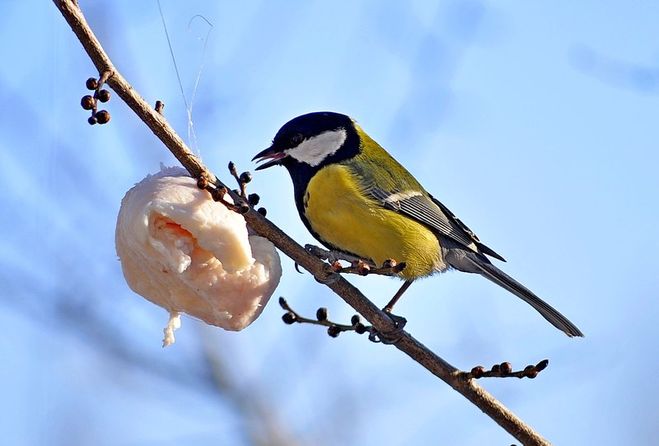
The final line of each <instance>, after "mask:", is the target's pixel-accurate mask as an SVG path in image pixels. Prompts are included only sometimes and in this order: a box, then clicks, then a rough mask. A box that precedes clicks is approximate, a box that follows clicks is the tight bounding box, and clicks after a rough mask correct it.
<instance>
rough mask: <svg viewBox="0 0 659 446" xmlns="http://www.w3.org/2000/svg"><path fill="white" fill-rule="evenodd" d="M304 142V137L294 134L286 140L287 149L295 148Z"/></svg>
mask: <svg viewBox="0 0 659 446" xmlns="http://www.w3.org/2000/svg"><path fill="white" fill-rule="evenodd" d="M302 141H304V136H303V135H302V134H301V133H294V134H293V135H291V137H290V138H289V140H288V144H289V147H297V146H298V145H300V143H301V142H302Z"/></svg>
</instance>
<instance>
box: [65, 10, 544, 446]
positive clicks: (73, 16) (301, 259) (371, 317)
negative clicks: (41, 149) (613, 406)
mask: <svg viewBox="0 0 659 446" xmlns="http://www.w3.org/2000/svg"><path fill="white" fill-rule="evenodd" d="M53 2H54V3H55V6H57V8H58V9H59V10H60V12H61V13H62V15H63V16H64V18H65V20H66V21H67V23H68V24H69V26H70V27H71V29H72V30H73V32H74V33H75V35H76V36H77V37H78V40H79V41H80V43H81V44H82V46H83V47H84V49H85V51H86V52H87V54H88V55H89V57H90V59H91V60H92V62H93V63H94V65H95V66H96V69H97V70H98V72H99V73H106V72H109V73H110V76H109V78H108V80H107V84H108V85H109V86H110V87H111V88H112V89H113V90H114V91H115V92H116V93H117V95H118V96H119V97H120V98H121V99H122V100H124V101H125V102H126V104H128V106H129V107H130V108H131V109H132V110H133V111H134V112H135V114H137V116H138V117H139V118H140V119H141V120H142V121H144V123H145V124H146V125H147V126H148V127H149V128H150V129H151V131H152V132H153V133H154V134H155V135H156V136H157V137H158V138H159V139H160V140H161V141H162V142H163V144H165V146H167V148H168V149H169V150H170V151H171V152H172V154H174V156H175V157H176V158H177V159H178V160H179V161H180V162H181V164H182V165H183V166H184V167H185V168H186V169H187V170H188V172H189V173H190V175H192V176H193V177H195V178H199V177H200V176H202V175H204V176H206V178H208V179H209V180H210V181H216V180H217V178H216V177H215V175H213V174H212V173H211V172H210V171H209V170H208V169H207V168H206V167H205V166H204V165H203V164H202V163H201V161H200V160H199V159H198V158H197V157H196V156H195V155H194V154H193V153H192V152H191V151H190V149H189V148H188V147H187V146H186V145H185V143H184V142H183V140H182V139H181V138H180V137H179V136H178V135H177V134H176V132H175V131H174V130H173V129H172V128H171V126H170V125H169V124H168V123H167V121H166V120H165V118H164V117H163V116H162V115H161V114H159V113H158V112H156V111H155V110H154V109H153V108H152V107H151V106H150V105H149V104H148V103H147V102H146V101H144V99H142V97H141V96H140V95H139V94H138V93H137V92H136V91H135V90H134V89H133V88H132V87H131V85H130V84H129V83H128V82H127V81H126V79H124V78H123V76H121V74H120V73H119V71H118V70H117V69H116V68H115V67H114V65H113V64H112V61H111V60H110V58H109V57H108V55H107V54H106V53H105V51H104V50H103V48H102V47H101V44H100V43H99V41H98V39H97V38H96V36H95V35H94V33H93V31H92V30H91V28H90V27H89V25H88V23H87V21H86V20H85V17H84V15H83V14H82V11H81V10H80V8H79V7H78V5H77V2H76V1H74V0H53ZM218 184H221V183H219V180H218ZM228 189H229V190H230V188H228ZM244 217H245V220H246V221H247V223H248V224H249V226H250V227H251V228H252V229H253V230H254V232H255V233H256V234H258V235H260V236H262V237H266V238H267V239H269V240H270V241H272V242H273V243H274V244H275V246H276V247H277V248H279V249H280V250H281V251H282V252H283V253H284V254H286V255H287V256H289V257H290V258H291V259H293V260H294V261H295V262H297V263H298V264H299V265H300V266H302V267H303V268H304V269H306V270H307V271H309V272H310V273H311V274H312V275H313V276H314V277H315V278H316V280H318V281H319V282H321V283H324V284H325V285H326V286H328V287H329V288H330V289H332V291H334V292H335V293H336V294H337V295H339V296H340V297H341V298H342V299H343V300H344V301H345V302H346V303H348V305H350V306H351V307H352V308H354V309H355V310H356V311H357V312H358V313H360V314H361V315H362V316H364V318H366V319H367V320H368V321H369V322H370V323H371V324H372V325H373V326H374V327H375V328H376V329H377V330H378V331H380V332H382V333H386V332H391V331H394V330H395V329H396V327H395V325H394V323H393V322H392V320H391V319H390V318H389V317H388V316H387V315H386V314H385V313H384V312H382V311H381V310H380V309H379V308H378V307H377V306H376V305H375V304H374V303H373V302H371V301H370V300H369V299H368V298H366V296H364V295H363V294H362V293H361V292H360V291H359V290H358V289H357V288H356V287H354V286H353V285H352V284H350V283H349V282H348V281H347V280H345V279H344V278H342V277H341V276H339V275H336V274H333V273H331V272H329V271H328V269H327V265H326V264H325V263H324V262H322V261H320V260H319V259H318V258H316V257H314V256H312V255H310V254H308V253H307V252H306V251H305V250H304V248H303V247H302V246H300V245H299V244H298V243H296V242H295V241H294V240H293V239H291V238H290V237H289V236H288V235H286V234H285V233H284V232H283V231H282V230H281V229H279V228H278V227H277V226H275V225H274V224H273V223H272V222H270V221H269V220H268V219H266V218H264V217H263V216H261V215H260V214H259V213H258V212H255V211H254V210H250V211H248V212H247V213H246V214H244ZM394 345H395V346H396V348H398V349H399V350H401V351H402V352H404V353H405V354H406V355H408V356H409V357H410V358H412V359H413V360H414V361H416V362H417V363H419V364H421V365H422V366H423V367H425V368H426V369H427V370H428V371H430V372H431V373H432V374H434V375H435V376H437V377H439V378H440V379H442V380H443V381H444V382H446V383H447V384H448V385H450V386H451V387H453V389H455V390H457V391H458V392H460V394H462V395H463V396H464V397H465V398H467V399H468V400H469V401H471V402H472V403H473V404H474V405H476V406H477V407H478V408H479V409H480V410H482V411H483V412H484V413H485V414H486V415H488V416H489V417H490V418H492V419H493V420H494V421H496V422H497V423H498V424H499V425H500V426H501V427H503V428H504V429H505V430H506V431H507V432H508V433H510V434H511V435H512V436H514V437H515V438H516V439H518V440H519V441H520V442H522V443H523V444H525V445H549V444H550V443H549V442H548V441H547V440H545V439H544V438H542V437H541V436H540V435H539V434H538V433H537V432H535V431H534V430H533V429H532V428H531V427H530V426H529V425H527V424H526V423H524V422H523V421H522V420H521V419H520V418H518V417H517V416H516V415H515V414H513V413H512V412H511V411H510V410H509V409H508V408H506V407H505V406H504V405H503V404H501V403H500V402H499V401H498V400H496V399H495V398H494V397H493V396H492V395H491V394H489V393H488V392H487V391H485V390H484V389H483V388H482V387H481V386H479V385H478V384H477V383H476V382H475V381H474V380H473V379H465V378H464V375H461V372H460V371H459V370H458V369H456V368H455V367H453V366H452V365H451V364H449V363H448V362H446V361H444V360H443V359H442V358H440V357H439V356H437V355H436V354H435V353H434V352H432V351H431V350H429V349H428V348H427V347H426V346H424V345H423V344H422V343H421V342H419V341H418V340H416V339H415V338H414V337H412V336H411V335H410V334H409V333H407V332H405V331H403V332H402V333H401V335H400V339H398V340H397V342H395V343H394Z"/></svg>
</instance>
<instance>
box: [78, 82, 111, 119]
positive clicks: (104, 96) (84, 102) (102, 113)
mask: <svg viewBox="0 0 659 446" xmlns="http://www.w3.org/2000/svg"><path fill="white" fill-rule="evenodd" d="M102 86H103V82H102V81H100V80H98V79H95V78H93V77H90V78H89V79H87V81H86V82H85V87H87V89H88V90H92V91H93V92H94V94H93V95H90V94H86V95H84V96H83V97H82V99H80V106H81V107H82V108H83V109H84V110H88V111H91V116H90V117H89V118H88V119H87V122H88V123H89V124H90V125H94V124H107V123H108V122H110V112H108V111H107V110H98V103H99V102H103V103H105V102H107V101H109V100H110V96H111V95H110V92H109V91H108V90H106V89H104V88H101V87H102Z"/></svg>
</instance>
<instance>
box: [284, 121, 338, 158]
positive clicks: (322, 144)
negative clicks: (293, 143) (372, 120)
mask: <svg viewBox="0 0 659 446" xmlns="http://www.w3.org/2000/svg"><path fill="white" fill-rule="evenodd" d="M346 136H347V135H346V131H345V129H340V130H330V131H327V132H323V133H321V134H320V135H318V136H314V137H313V138H309V139H307V140H304V141H302V142H301V143H300V144H299V145H298V146H297V147H293V148H292V149H288V150H287V151H286V153H287V154H288V156H290V157H292V158H295V159H296V160H298V161H299V162H301V163H305V164H308V165H310V166H312V167H314V166H317V165H319V164H320V163H321V162H322V161H323V160H324V159H325V158H327V157H328V156H330V155H333V154H334V153H336V151H337V150H339V149H340V148H341V146H342V145H343V143H344V142H345V140H346Z"/></svg>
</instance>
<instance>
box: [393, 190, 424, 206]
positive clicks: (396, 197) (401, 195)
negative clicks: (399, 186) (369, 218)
mask: <svg viewBox="0 0 659 446" xmlns="http://www.w3.org/2000/svg"><path fill="white" fill-rule="evenodd" d="M419 195H422V194H421V192H419V191H416V190H408V191H405V192H397V193H395V194H391V195H389V196H388V197H387V198H385V199H384V202H385V203H395V202H397V201H403V200H408V199H410V198H412V197H418V196H419Z"/></svg>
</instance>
